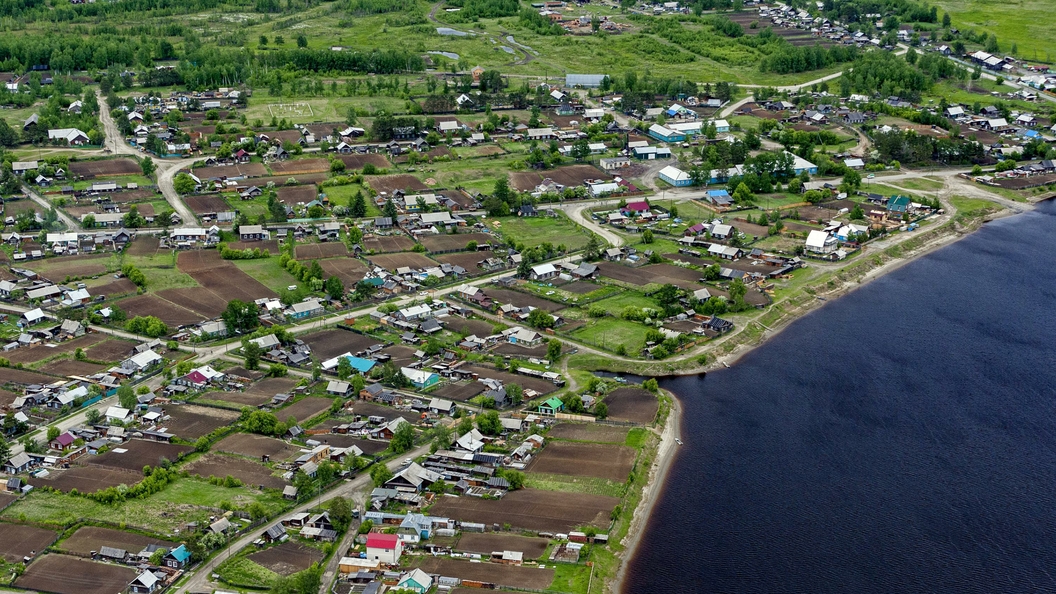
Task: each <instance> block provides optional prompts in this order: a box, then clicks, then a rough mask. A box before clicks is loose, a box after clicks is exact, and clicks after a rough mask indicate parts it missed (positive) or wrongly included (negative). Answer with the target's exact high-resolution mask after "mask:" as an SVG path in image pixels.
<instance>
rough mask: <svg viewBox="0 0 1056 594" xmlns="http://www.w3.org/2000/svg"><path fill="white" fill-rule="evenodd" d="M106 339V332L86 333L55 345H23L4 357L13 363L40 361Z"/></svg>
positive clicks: (84, 347)
mask: <svg viewBox="0 0 1056 594" xmlns="http://www.w3.org/2000/svg"><path fill="white" fill-rule="evenodd" d="M104 340H106V335H105V334H85V335H84V336H81V337H79V338H75V339H73V340H67V341H66V342H62V343H59V344H57V345H54V346H49V345H46V344H40V345H37V346H32V347H22V348H20V349H15V350H13V351H11V352H9V353H4V358H6V359H7V360H8V361H10V362H11V363H12V364H15V363H36V362H38V361H43V360H44V359H47V358H49V357H54V356H55V355H61V354H63V353H73V352H75V351H76V350H77V349H78V348H82V349H87V348H88V347H90V346H92V345H93V344H96V343H99V342H102V341H104ZM107 360H109V359H107ZM0 373H2V372H0Z"/></svg>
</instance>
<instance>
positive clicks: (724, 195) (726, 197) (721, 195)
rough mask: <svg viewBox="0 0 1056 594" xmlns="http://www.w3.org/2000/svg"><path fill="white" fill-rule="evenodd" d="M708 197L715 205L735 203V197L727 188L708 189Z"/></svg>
mask: <svg viewBox="0 0 1056 594" xmlns="http://www.w3.org/2000/svg"><path fill="white" fill-rule="evenodd" d="M707 199H708V202H711V203H712V204H714V205H715V206H730V205H731V204H733V198H732V197H731V196H730V193H729V192H727V191H726V190H708V193H707Z"/></svg>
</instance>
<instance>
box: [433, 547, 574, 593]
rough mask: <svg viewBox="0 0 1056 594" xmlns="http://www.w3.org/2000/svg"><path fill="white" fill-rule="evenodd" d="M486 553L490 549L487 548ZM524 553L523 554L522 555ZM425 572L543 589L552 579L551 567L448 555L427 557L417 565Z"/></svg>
mask: <svg viewBox="0 0 1056 594" xmlns="http://www.w3.org/2000/svg"><path fill="white" fill-rule="evenodd" d="M488 553H489V554H490V553H491V551H488ZM526 557H527V555H526ZM419 567H420V568H421V569H422V571H424V572H426V573H438V574H440V575H443V576H448V577H457V578H459V579H463V580H474V581H480V582H488V583H492V584H496V585H499V586H507V587H510V588H525V589H529V590H545V589H546V588H548V587H549V586H550V583H551V582H553V581H554V570H553V569H549V568H548V569H539V568H538V567H517V566H515V565H500V564H498V563H470V562H469V561H459V560H457V559H449V558H439V557H434V558H427V559H425V560H424V561H422V563H421V564H420V565H419Z"/></svg>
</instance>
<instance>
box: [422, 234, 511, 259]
mask: <svg viewBox="0 0 1056 594" xmlns="http://www.w3.org/2000/svg"><path fill="white" fill-rule="evenodd" d="M493 240H495V236H494V235H489V234H487V233H459V234H457V235H428V236H426V237H423V238H422V245H424V246H425V249H427V250H429V251H430V252H455V251H462V250H465V249H466V244H467V243H469V242H471V241H475V242H477V244H478V245H483V244H486V243H489V242H491V241H493ZM486 257H487V255H485V256H484V257H481V258H480V259H481V260H483V259H484V258H486Z"/></svg>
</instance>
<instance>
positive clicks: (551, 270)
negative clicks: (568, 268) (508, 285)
mask: <svg viewBox="0 0 1056 594" xmlns="http://www.w3.org/2000/svg"><path fill="white" fill-rule="evenodd" d="M555 276H557V268H555V267H554V265H553V264H536V265H535V266H532V271H531V272H530V273H529V274H528V278H530V279H532V280H545V279H548V278H553V277H555Z"/></svg>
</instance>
